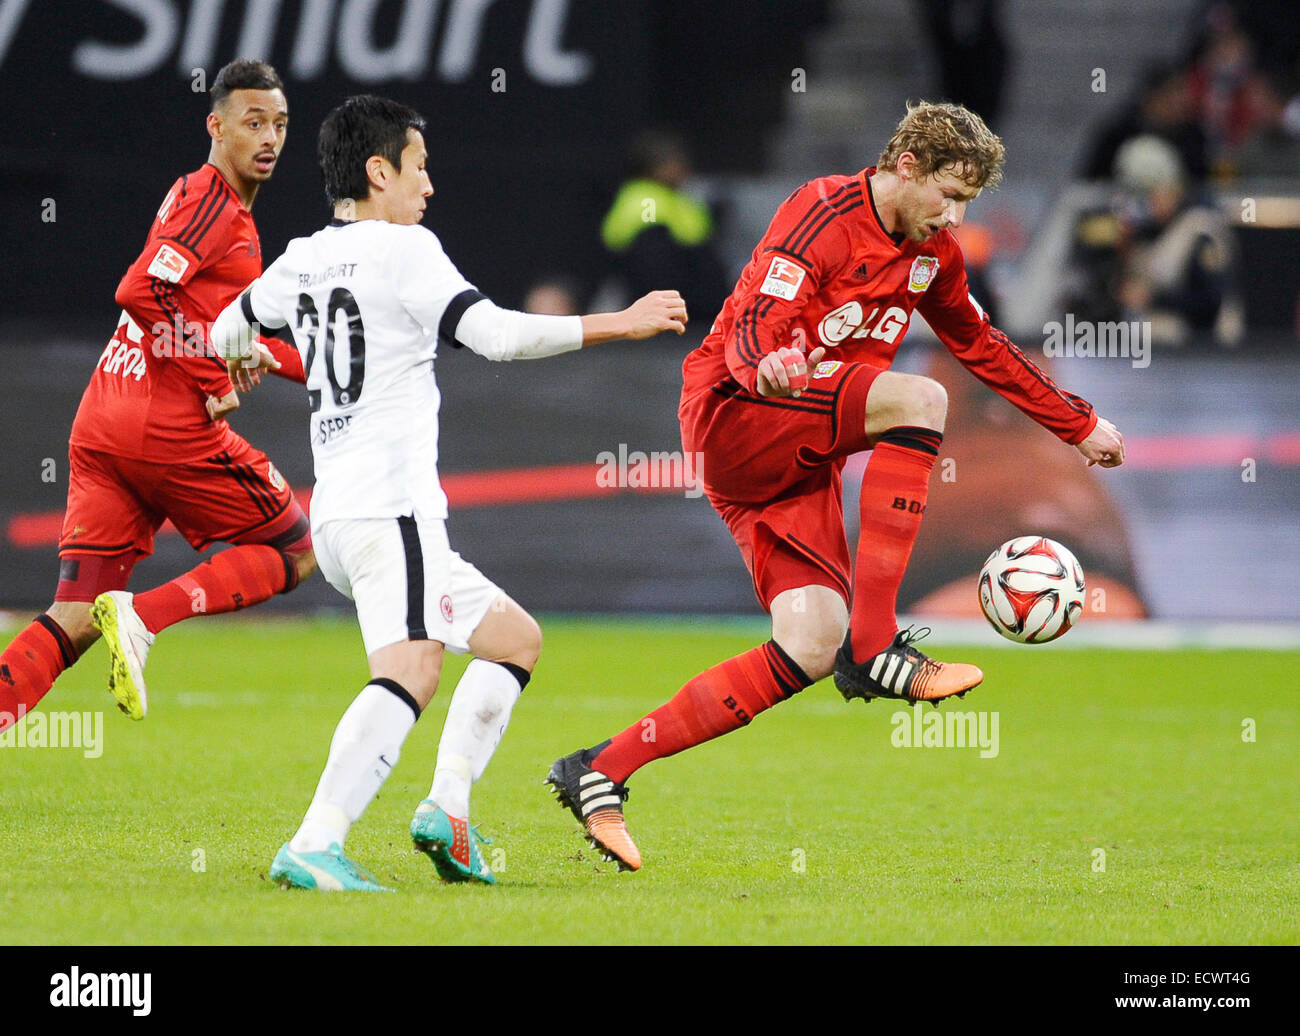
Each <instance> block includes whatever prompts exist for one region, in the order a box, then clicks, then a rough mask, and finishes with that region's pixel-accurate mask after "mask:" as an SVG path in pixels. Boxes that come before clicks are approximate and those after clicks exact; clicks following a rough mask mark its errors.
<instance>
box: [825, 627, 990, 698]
mask: <svg viewBox="0 0 1300 1036" xmlns="http://www.w3.org/2000/svg"><path fill="white" fill-rule="evenodd" d="M929 632H930V629H929V627H928V626H926V627H922V628H921V629H919V630H916V631H913V628H912V627H910V626H909V627H908V628H907V629H905V630H902V631H901V632H900V633H898V634H897V635H896V636H895V637H894V642H893V643H892V644H890V645H889V647H887V648H885V650H884V651H882V652H880V654H878V655H875V656H874V657H872V658H869V659H867V660H866V661H865V662H862V663H858V662H854V661H853V646H852V634H851V633H850V634H849V635H848V636H846V637H845V638H844V644H843V645H842V646H841V647H840V649H839V651H838V652H837V653H836V655H835V686H836V687H837V688H838V689H839V692H840V694H842V695H844V700H845V701H852V700H853V699H854V698H863V699H865V700H866V701H871V699H873V698H900V699H902V700H903V701H906V702H908V703H909V704H914V703H916V702H918V701H928V702H932V703H934V704H935V705H936V706H938V704H939V702H941V701H943V700H944V699H945V698H951V697H952V696H953V695H957V696H959V697H960V696H962V695H964V694H965V693H966V692H967V691H969V690H970V689H971V688H973V687H976V686H978V685H979V683H980V682H981V681H982V680H983V679H984V673H983V671H982V670H981V669H980V668H979V667H978V666H973V665H967V664H965V663H964V662H939V661H936V660H935V659H933V658H931V657H930V656H929V655H924V654H922V653H921V652H920V651H918V650H917V649H916V648H914V647H912V642H913V641H916V640H920V639H921V638H922V637H924V636H926V635H927V634H929Z"/></svg>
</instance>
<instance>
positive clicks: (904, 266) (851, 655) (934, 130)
mask: <svg viewBox="0 0 1300 1036" xmlns="http://www.w3.org/2000/svg"><path fill="white" fill-rule="evenodd" d="M1004 157H1005V151H1004V148H1003V146H1002V142H1001V140H999V139H998V138H997V137H996V136H994V134H993V133H991V132H990V131H989V129H988V127H987V126H985V124H984V122H983V121H982V120H981V119H980V118H979V116H978V115H975V114H974V113H973V112H970V111H968V110H967V109H965V108H962V107H960V106H958V105H952V104H930V103H921V104H919V105H916V106H914V107H909V109H908V113H907V115H906V116H905V117H904V118H903V120H902V121H901V122H900V123H899V125H898V127H897V129H896V130H895V131H894V135H893V137H892V138H891V139H890V141H889V143H888V145H887V146H886V148H885V150H884V153H883V154H882V155H881V156H880V159H879V161H878V164H877V165H876V166H874V167H872V168H868V169H864V170H863V171H861V172H859V173H857V174H856V175H853V176H826V177H821V178H819V179H816V180H812V181H810V182H809V183H806V184H804V185H803V186H802V187H800V188H799V189H798V190H796V191H795V192H794V193H793V194H792V195H790V197H789V198H787V199H786V200H785V202H784V203H783V204H782V205H781V207H780V208H779V209H778V210H777V213H776V215H775V217H774V218H773V220H772V222H771V225H770V226H769V227H768V230H767V233H766V234H765V235H764V236H763V239H762V241H760V242H759V244H758V247H757V248H756V249H755V250H754V254H753V257H752V258H751V260H750V262H749V265H748V266H747V267H746V268H745V270H744V272H743V273H742V274H741V276H740V280H739V282H738V283H737V284H736V287H735V290H734V291H733V292H732V294H731V297H730V298H729V299H728V300H727V301H726V303H725V304H724V306H723V309H722V313H721V315H720V316H719V317H718V319H717V320H716V321H715V322H714V324H713V328H712V330H711V331H710V332H709V334H708V336H707V337H706V338H705V340H704V342H703V344H702V345H701V346H700V347H699V348H698V349H696V350H695V351H694V352H692V353H691V354H690V355H689V356H688V357H687V358H686V361H685V363H684V364H683V367H682V375H683V388H682V397H681V405H680V407H679V409H678V416H679V417H680V419H681V426H682V444H683V446H684V447H685V448H686V450H687V451H689V452H691V453H695V454H697V455H699V456H701V457H702V464H701V469H702V476H703V481H704V487H705V490H706V492H707V494H708V497H709V500H710V502H711V503H712V504H713V506H714V508H715V509H716V510H717V511H718V513H719V514H720V515H721V516H722V519H723V521H725V522H726V524H727V527H728V528H729V529H730V530H731V533H732V535H733V536H734V537H735V540H736V543H737V544H738V545H739V547H740V551H741V554H742V556H743V557H744V559H745V564H746V565H747V566H748V568H749V571H750V573H751V575H752V576H753V580H754V589H755V592H756V593H757V595H758V599H759V600H760V602H762V604H763V607H764V608H765V609H766V610H767V611H768V612H769V613H770V614H771V616H772V638H771V639H770V640H769V641H767V643H765V644H763V645H761V646H760V647H757V648H754V649H753V650H751V651H748V652H746V653H744V654H742V655H739V656H737V657H736V658H732V659H729V660H728V661H725V662H722V663H721V664H719V665H716V666H714V667H713V668H712V669H709V670H707V671H706V672H704V673H701V674H700V675H699V676H697V677H695V678H694V679H693V680H691V681H690V682H689V683H687V684H686V686H685V687H683V688H682V689H681V691H680V692H678V694H677V695H676V697H674V698H672V699H671V700H670V701H669V702H667V703H666V704H665V705H663V706H662V707H660V708H659V709H656V710H655V711H654V712H652V713H651V714H650V715H649V716H647V717H645V718H644V719H642V720H639V721H638V722H636V723H634V724H632V725H631V726H630V727H628V728H627V729H626V730H624V731H623V732H622V733H620V734H617V735H615V736H614V737H613V738H611V739H610V740H607V741H604V742H602V743H601V744H599V745H596V746H595V747H593V748H589V749H586V750H584V751H579V752H575V753H573V754H572V755H569V756H566V757H565V758H563V759H560V760H558V761H557V762H556V763H555V764H554V765H553V766H552V767H551V770H550V773H549V774H548V776H547V782H548V783H550V784H551V785H552V787H553V788H554V790H555V792H556V794H557V797H558V798H559V800H560V802H561V804H562V805H564V806H567V807H568V808H569V809H571V810H572V811H573V813H574V815H575V816H576V817H577V818H578V820H579V821H580V822H581V823H583V825H584V826H585V828H586V832H587V836H588V838H589V839H590V840H591V841H592V843H593V844H594V845H595V846H596V847H597V848H599V849H600V850H602V851H603V852H604V853H606V854H607V855H608V856H610V857H612V858H613V859H614V860H615V861H617V862H618V864H619V866H620V868H621V869H630V870H636V869H638V868H639V867H640V866H641V854H640V852H639V851H638V850H637V847H636V845H635V844H634V843H633V841H632V839H631V837H630V836H629V835H628V832H627V827H626V825H625V823H624V818H623V808H622V803H623V801H624V799H626V797H627V789H626V787H625V784H624V782H625V781H626V780H627V778H628V777H629V776H630V775H631V774H633V773H634V772H636V771H637V770H638V769H640V768H641V767H642V766H644V765H645V764H646V763H648V762H650V761H652V760H654V759H662V758H664V757H666V756H670V755H673V754H675V753H677V752H680V751H683V750H684V749H687V748H690V747H692V746H694V745H698V744H701V743H702V742H704V741H708V740H710V739H712V738H715V737H718V736H720V735H722V734H726V733H729V732H730V731H732V730H736V729H738V728H740V727H743V726H745V725H746V724H748V723H749V722H750V721H751V720H752V719H753V718H754V717H755V716H757V715H758V714H759V713H760V712H763V711H765V710H766V709H769V708H771V707H772V706H774V705H777V704H779V703H780V702H782V701H784V700H785V699H787V698H789V697H791V696H792V695H794V694H796V693H798V692H799V691H801V690H803V688H805V687H807V686H809V685H810V684H812V683H814V682H816V681H817V680H820V679H822V678H823V677H825V676H828V675H831V674H832V673H834V676H835V684H836V687H837V688H838V689H839V690H840V692H841V693H842V694H843V695H844V697H845V699H846V700H851V699H852V698H855V697H860V698H864V699H866V700H868V701H870V700H871V699H872V698H876V697H884V698H900V699H903V700H905V701H908V702H917V701H932V702H938V701H940V700H942V699H944V698H948V697H950V696H952V695H954V694H964V693H965V692H966V691H968V690H970V689H971V688H972V687H975V686H976V685H977V684H978V683H979V682H980V681H981V680H982V679H983V676H984V674H983V673H981V672H980V670H979V669H977V668H976V667H975V666H972V665H961V664H947V663H943V662H939V661H936V660H935V659H932V658H929V657H928V656H926V655H924V654H922V653H921V652H920V651H919V650H917V648H916V647H915V646H914V644H913V643H912V641H914V640H916V639H918V635H917V634H916V633H913V632H912V631H911V630H905V631H903V632H899V629H898V620H897V617H896V615H895V610H894V609H895V601H896V596H897V592H898V587H899V584H900V583H901V582H902V579H903V572H904V569H905V568H906V566H907V560H908V557H909V555H910V554H911V551H912V544H913V543H914V541H915V539H916V535H917V531H918V530H919V528H920V523H921V516H922V514H923V513H924V511H925V503H926V497H927V493H928V487H929V479H930V470H931V469H932V468H933V466H934V463H935V460H936V459H937V457H938V454H939V447H940V445H941V443H942V441H943V427H944V417H945V411H946V406H947V396H946V393H945V392H944V389H943V386H941V385H940V384H938V383H937V382H935V381H932V380H930V379H929V378H924V377H918V376H915V375H910V374H900V373H896V372H894V371H891V370H889V369H888V368H889V366H890V364H891V363H892V362H893V359H894V355H895V353H896V352H897V350H898V346H899V344H900V343H901V341H902V338H903V335H904V333H905V332H906V330H907V326H908V323H909V321H910V320H911V317H912V313H913V311H919V312H920V313H921V315H922V316H924V317H925V319H926V321H927V323H929V325H930V326H931V327H932V328H933V329H934V331H935V333H936V334H937V335H938V336H939V339H940V340H941V341H942V342H943V344H944V345H945V346H946V347H947V348H948V349H949V351H951V352H952V354H953V355H954V356H955V357H956V358H957V359H958V360H959V361H961V363H962V364H963V365H965V366H966V368H967V369H969V370H970V372H971V373H972V374H974V375H975V377H977V378H979V379H980V380H981V381H982V382H984V383H985V384H986V385H989V386H990V387H992V388H993V389H995V390H996V391H997V392H998V393H1000V394H1001V395H1002V396H1003V397H1005V398H1006V399H1007V400H1008V401H1010V402H1011V403H1012V404H1014V405H1015V406H1016V407H1018V408H1019V409H1021V410H1022V411H1024V412H1025V413H1026V414H1027V415H1028V416H1029V417H1031V418H1033V419H1034V420H1035V421H1037V422H1038V423H1039V424H1041V425H1042V426H1043V427H1044V428H1046V429H1047V430H1048V431H1050V432H1052V433H1053V434H1054V435H1056V436H1057V437H1058V438H1060V439H1061V440H1062V441H1063V442H1065V443H1068V444H1070V445H1072V446H1074V447H1076V448H1077V449H1078V450H1079V452H1080V453H1082V454H1083V456H1084V457H1086V458H1087V460H1088V463H1089V464H1100V465H1102V466H1103V467H1115V466H1116V465H1118V464H1121V463H1123V460H1124V441H1123V439H1122V437H1121V436H1120V434H1119V432H1118V431H1117V430H1116V428H1115V426H1114V425H1112V424H1111V423H1110V422H1109V421H1106V420H1104V419H1102V418H1099V417H1098V416H1097V414H1095V413H1094V411H1093V408H1092V406H1091V405H1090V404H1089V403H1087V402H1085V401H1084V400H1083V399H1080V398H1079V397H1078V396H1076V395H1072V394H1071V393H1069V392H1066V391H1064V390H1062V389H1061V388H1059V387H1058V386H1057V385H1056V384H1055V383H1054V382H1053V381H1052V379H1051V378H1049V377H1048V376H1047V375H1046V374H1044V373H1043V371H1041V370H1040V369H1039V368H1038V367H1037V366H1036V365H1035V364H1034V363H1033V362H1031V361H1030V360H1029V359H1028V357H1026V356H1025V355H1024V353H1022V352H1021V351H1020V349H1018V348H1017V347H1016V346H1015V345H1014V344H1013V343H1012V342H1011V341H1010V340H1009V339H1008V338H1007V337H1006V335H1004V334H1003V333H1002V332H1001V331H999V330H997V329H996V328H994V327H993V326H992V325H991V324H990V323H989V321H988V318H987V317H986V316H985V314H984V312H983V311H982V310H981V309H980V307H979V305H978V303H976V301H975V300H974V298H972V297H971V295H970V292H969V290H968V288H967V283H966V273H965V265H964V262H963V259H962V253H961V249H960V247H959V246H958V244H957V241H956V239H955V238H954V236H953V235H952V233H951V232H950V229H951V228H954V227H957V226H959V225H960V224H961V221H962V218H963V216H964V214H965V212H966V206H967V205H968V204H969V203H970V202H971V201H973V200H974V198H975V197H976V196H977V195H978V194H979V192H980V191H981V190H982V189H983V188H985V187H993V186H996V184H997V183H998V181H999V180H1000V178H1001V171H1002V163H1003V160H1004ZM862 450H871V457H870V460H869V461H868V463H867V467H866V472H865V474H864V476H863V480H862V493H861V503H860V508H861V531H860V534H859V538H858V547H857V558H856V567H855V569H854V571H853V573H852V575H851V576H850V567H849V548H848V542H847V539H846V536H845V531H844V521H843V502H842V493H841V485H840V472H841V469H842V468H843V466H844V461H845V459H846V458H847V457H848V456H849V455H850V454H852V453H857V452H859V451H862Z"/></svg>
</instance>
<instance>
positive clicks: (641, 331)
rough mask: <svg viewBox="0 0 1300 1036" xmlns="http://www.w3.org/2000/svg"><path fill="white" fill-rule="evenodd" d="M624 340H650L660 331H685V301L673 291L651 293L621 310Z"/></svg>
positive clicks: (679, 332)
mask: <svg viewBox="0 0 1300 1036" xmlns="http://www.w3.org/2000/svg"><path fill="white" fill-rule="evenodd" d="M623 317H624V318H625V319H626V321H627V327H626V334H624V335H623V337H624V338H631V339H642V338H652V337H654V336H655V335H657V334H658V333H659V332H660V331H676V332H677V333H678V334H681V333H682V332H683V331H685V330H686V319H687V318H686V300H685V299H683V298H682V297H681V295H680V294H679V293H678V292H675V291H652V292H650V293H649V294H647V295H642V296H641V298H639V299H637V300H636V301H635V302H633V303H632V305H630V306H628V307H627V309H625V310H623Z"/></svg>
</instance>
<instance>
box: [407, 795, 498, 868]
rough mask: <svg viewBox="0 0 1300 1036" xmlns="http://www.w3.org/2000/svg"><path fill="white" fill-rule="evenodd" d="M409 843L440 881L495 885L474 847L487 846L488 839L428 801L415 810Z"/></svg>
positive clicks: (465, 822) (474, 828)
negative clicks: (428, 862)
mask: <svg viewBox="0 0 1300 1036" xmlns="http://www.w3.org/2000/svg"><path fill="white" fill-rule="evenodd" d="M411 841H413V842H414V843H415V847H416V848H417V849H419V850H420V852H422V853H424V854H425V855H426V856H428V857H429V859H431V860H432V861H433V865H434V867H435V868H437V871H438V877H440V878H441V879H442V880H443V881H481V882H483V883H484V884H485V885H495V884H496V881H497V879H496V877H495V876H494V875H493V873H492V871H491V870H489V869H488V865H487V863H486V862H484V860H483V854H482V853H480V852H479V850H478V843H479V842H482V843H484V844H490V843H491V841H492V840H491V839H490V838H484V837H483V836H482V835H481V834H479V833H478V828H476V827H470V826H469V821H467V820H461V819H459V818H457V817H452V816H448V815H447V812H446V811H445V810H444V809H443V808H442V807H441V806H439V805H438V804H437V803H435V802H434V801H433V800H432V799H425V800H424V801H423V802H421V803H420V804H419V806H417V807H416V809H415V817H414V818H413V819H412V820H411Z"/></svg>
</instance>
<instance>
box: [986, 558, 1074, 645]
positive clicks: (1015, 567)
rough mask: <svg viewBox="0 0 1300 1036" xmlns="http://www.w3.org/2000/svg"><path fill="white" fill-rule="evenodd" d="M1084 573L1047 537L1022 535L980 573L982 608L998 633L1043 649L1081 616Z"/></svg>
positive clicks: (989, 561)
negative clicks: (1041, 645)
mask: <svg viewBox="0 0 1300 1036" xmlns="http://www.w3.org/2000/svg"><path fill="white" fill-rule="evenodd" d="M1083 593H1084V586H1083V569H1082V568H1080V567H1079V562H1078V560H1077V559H1076V558H1075V556H1074V555H1073V554H1071V553H1070V552H1069V551H1068V550H1067V549H1066V548H1065V547H1063V546H1061V545H1060V544H1059V543H1057V542H1056V541H1055V540H1049V539H1047V538H1046V537H1044V536H1018V537H1016V538H1015V539H1014V540H1008V541H1007V542H1006V543H1004V544H1002V546H1000V547H999V548H998V549H997V550H995V551H994V552H993V553H992V554H990V555H989V559H988V560H987V561H986V562H984V567H983V568H982V569H980V579H979V595H980V608H982V609H983V610H984V617H985V618H986V619H988V620H989V625H991V626H992V627H993V628H994V629H995V630H997V631H998V632H999V633H1001V634H1002V635H1003V636H1004V637H1006V638H1007V639H1008V640H1014V641H1016V642H1018V643H1020V644H1045V643H1046V642H1047V641H1049V640H1055V639H1056V638H1057V637H1059V636H1061V635H1062V634H1063V633H1065V632H1066V631H1068V630H1069V629H1070V627H1072V626H1073V625H1074V624H1075V623H1076V622H1078V621H1079V617H1080V616H1081V615H1082V614H1083Z"/></svg>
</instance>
